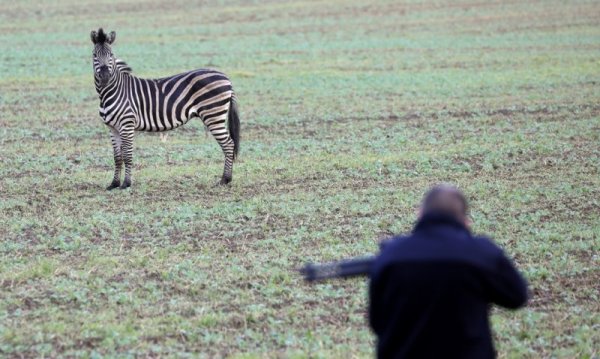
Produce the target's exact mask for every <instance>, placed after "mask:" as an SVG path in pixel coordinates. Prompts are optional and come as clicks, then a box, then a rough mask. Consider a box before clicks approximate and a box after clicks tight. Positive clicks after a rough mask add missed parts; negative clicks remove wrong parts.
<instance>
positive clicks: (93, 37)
mask: <svg viewBox="0 0 600 359" xmlns="http://www.w3.org/2000/svg"><path fill="white" fill-rule="evenodd" d="M97 34H98V33H97V32H96V31H94V30H92V32H91V33H90V38H91V39H92V42H93V43H94V45H95V44H96V35H97Z"/></svg>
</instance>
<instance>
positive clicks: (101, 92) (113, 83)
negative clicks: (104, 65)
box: [95, 59, 133, 102]
mask: <svg viewBox="0 0 600 359" xmlns="http://www.w3.org/2000/svg"><path fill="white" fill-rule="evenodd" d="M132 71H133V70H132V69H131V67H129V65H127V63H126V62H125V61H123V60H121V59H116V60H115V69H114V71H113V73H112V75H111V77H110V79H109V80H108V83H107V84H106V85H105V86H103V87H100V85H99V83H98V81H97V80H96V82H95V85H96V92H97V93H98V96H99V97H100V100H101V102H102V100H103V99H105V98H106V96H107V94H110V93H114V92H115V91H118V90H119V89H118V87H119V86H121V87H122V86H123V82H124V80H125V77H126V76H127V75H129V76H133V75H132Z"/></svg>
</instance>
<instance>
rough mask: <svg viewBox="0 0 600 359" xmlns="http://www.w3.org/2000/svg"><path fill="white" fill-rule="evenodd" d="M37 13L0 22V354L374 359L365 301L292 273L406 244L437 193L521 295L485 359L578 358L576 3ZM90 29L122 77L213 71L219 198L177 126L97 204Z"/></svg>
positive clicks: (598, 301)
mask: <svg viewBox="0 0 600 359" xmlns="http://www.w3.org/2000/svg"><path fill="white" fill-rule="evenodd" d="M41 3H42V4H40V2H39V1H19V2H14V1H7V0H2V1H1V2H0V48H1V49H2V51H1V52H0V197H1V198H0V224H1V225H0V356H3V357H58V356H69V357H100V356H108V357H117V356H118V357H135V356H157V357H158V356H161V357H162V356H165V357H170V356H173V357H184V356H190V357H195V356H207V357H224V356H233V357H236V358H263V357H293V358H304V357H311V358H312V357H322V358H329V357H332V358H348V357H371V356H372V355H373V342H374V338H373V336H372V334H371V332H370V330H369V328H368V325H367V321H366V316H365V313H366V305H367V301H366V288H367V282H366V281H364V280H359V279H357V280H351V281H338V282H328V283H324V284H318V285H314V286H310V285H307V284H305V283H303V282H302V280H301V278H300V277H299V276H298V274H297V273H296V272H295V269H296V268H298V267H299V266H301V265H302V264H303V263H304V262H306V261H328V260H334V259H339V258H345V257H351V256H357V255H363V254H367V253H371V252H375V251H377V248H378V243H379V241H381V240H382V239H384V238H386V237H389V236H390V235H392V234H394V233H401V232H406V231H410V230H411V227H412V224H413V223H414V220H415V208H416V206H417V204H418V201H419V199H420V197H421V196H422V194H423V192H424V191H425V190H426V189H427V187H428V186H430V185H431V184H434V183H437V182H440V181H449V182H452V183H456V184H458V185H459V186H460V187H461V188H463V189H464V190H465V191H466V193H467V194H468V196H469V198H470V199H471V202H472V217H473V220H474V231H475V232H477V233H486V234H490V235H492V236H493V237H494V238H495V239H496V240H497V242H498V243H500V244H501V245H503V246H504V247H505V248H506V251H507V252H508V253H509V254H510V255H512V256H514V258H515V260H516V262H517V264H518V265H519V267H520V268H521V269H522V270H523V272H524V273H525V274H526V276H527V278H528V279H529V281H530V284H531V290H532V293H533V297H532V299H531V302H530V304H529V306H528V307H527V308H526V309H524V310H521V311H517V312H509V311H504V310H498V309H494V312H493V313H494V314H493V318H492V322H493V327H494V333H495V339H496V346H497V348H498V351H499V356H500V357H501V358H523V357H528V358H540V357H558V358H592V357H596V356H598V355H600V349H599V348H600V334H599V333H600V293H599V287H598V286H599V284H598V283H600V269H599V268H600V257H599V250H600V189H599V188H600V174H599V169H600V157H599V155H600V149H599V147H600V103H599V99H600V4H598V3H597V2H594V1H569V2H563V1H532V2H527V3H523V2H521V1H511V2H505V1H483V2H469V1H460V2H456V1H451V0H437V1H435V2H427V3H420V2H404V3H402V4H400V3H399V2H397V1H368V2H365V1H358V0H352V1H350V0H343V1H342V0H338V1H331V0H327V1H294V2H283V1H252V2H250V1H241V0H238V1H203V2H202V5H193V6H192V5H189V4H188V3H189V2H188V1H183V0H172V1H168V2H166V1H165V2H160V1H144V2H137V1H116V0H113V1H107V2H103V4H102V5H99V4H98V2H96V1H89V0H84V1H75V0H65V1H54V2H52V1H42V2H41ZM565 3H568V4H565ZM99 26H103V27H104V28H105V29H107V30H115V31H116V32H117V40H116V43H115V46H114V48H113V49H114V52H115V53H116V54H117V56H119V57H120V58H123V59H124V60H126V61H127V62H128V63H129V64H130V65H131V66H132V67H133V69H134V72H135V73H136V74H138V75H140V76H144V77H162V76H166V75H171V74H175V73H178V72H182V71H184V70H189V69H193V68H200V67H215V68H218V69H220V70H222V71H224V72H226V73H227V74H229V75H230V77H231V78H232V80H233V82H234V86H235V89H236V92H237V95H238V98H239V106H240V111H241V114H242V141H243V142H242V152H241V158H240V161H239V162H238V163H237V164H236V165H235V167H234V182H233V184H232V186H231V187H227V188H221V187H214V186H213V185H214V184H215V183H216V182H217V181H218V179H219V176H220V175H221V171H222V164H223V156H222V153H221V151H220V149H219V147H218V145H217V144H216V141H214V139H212V138H210V137H205V134H204V130H203V127H202V124H201V123H200V121H195V122H192V123H190V124H188V125H187V126H186V127H183V128H181V129H179V130H177V131H174V132H171V133H170V134H169V137H168V138H167V140H166V141H164V142H163V141H161V139H160V138H159V136H158V135H155V134H139V135H138V136H137V137H136V141H135V152H134V161H135V169H134V177H133V180H134V184H133V187H132V188H131V189H129V190H126V191H119V190H115V191H112V192H107V191H105V190H104V188H105V187H106V186H107V185H108V184H109V182H110V180H111V178H112V168H113V167H112V166H113V164H112V149H111V146H110V140H109V134H108V129H107V128H106V127H105V126H104V125H103V124H102V122H101V120H100V118H99V117H98V99H97V96H96V94H95V91H94V87H93V79H92V65H91V52H92V44H91V42H90V39H89V32H90V31H91V30H92V29H97V28H98V27H99Z"/></svg>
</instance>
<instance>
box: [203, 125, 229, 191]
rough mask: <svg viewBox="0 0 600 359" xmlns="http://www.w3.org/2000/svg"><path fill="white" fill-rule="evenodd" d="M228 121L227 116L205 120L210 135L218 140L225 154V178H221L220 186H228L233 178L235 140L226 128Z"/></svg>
mask: <svg viewBox="0 0 600 359" xmlns="http://www.w3.org/2000/svg"><path fill="white" fill-rule="evenodd" d="M226 119H227V114H222V115H220V116H218V117H213V118H209V119H206V118H205V119H204V123H205V124H206V127H208V130H209V131H210V133H211V134H212V135H213V137H214V138H215V139H216V140H217V142H218V143H219V145H220V146H221V149H222V150H223V154H224V155H225V168H224V169H223V177H221V180H220V181H219V183H218V184H219V185H227V184H229V183H230V182H231V180H232V178H233V152H234V143H233V139H231V136H229V132H227V128H226V127H225V120H226Z"/></svg>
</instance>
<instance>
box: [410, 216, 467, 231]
mask: <svg viewBox="0 0 600 359" xmlns="http://www.w3.org/2000/svg"><path fill="white" fill-rule="evenodd" d="M434 227H452V228H455V229H458V230H461V231H464V232H467V233H469V234H470V233H471V232H470V231H469V229H468V228H467V227H466V226H465V225H464V224H463V223H460V222H459V221H457V220H456V219H455V218H454V217H452V216H450V215H447V214H444V213H439V212H431V213H427V214H425V215H424V216H423V217H421V219H419V221H418V222H417V223H416V224H415V227H414V228H413V232H421V231H424V230H428V229H431V228H434Z"/></svg>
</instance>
